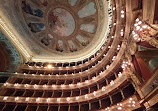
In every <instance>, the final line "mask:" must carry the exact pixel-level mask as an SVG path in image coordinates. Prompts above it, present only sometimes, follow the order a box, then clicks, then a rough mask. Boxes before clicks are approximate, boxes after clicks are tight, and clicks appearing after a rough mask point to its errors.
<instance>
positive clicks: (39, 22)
mask: <svg viewBox="0 0 158 111" xmlns="http://www.w3.org/2000/svg"><path fill="white" fill-rule="evenodd" d="M1 1H2V2H3V3H4V4H3V5H0V8H1V9H2V10H1V11H0V13H1V16H2V19H3V20H2V22H1V24H3V23H4V24H5V25H6V27H5V28H9V27H10V28H11V29H12V30H11V33H12V34H10V35H11V36H13V35H15V38H16V39H14V41H15V42H16V44H17V45H18V47H19V48H20V50H22V51H23V53H24V55H25V56H27V57H28V58H30V59H32V58H34V59H39V58H43V59H46V58H49V59H50V58H52V59H51V60H57V58H58V60H61V59H63V60H65V59H66V58H72V59H75V58H77V56H79V57H82V56H90V54H89V53H95V52H96V51H97V50H96V49H99V47H101V44H103V42H104V41H105V40H106V35H107V34H108V32H107V31H106V30H107V29H108V20H107V19H108V10H106V6H107V3H106V1H100V2H98V1H96V0H91V1H88V0H56V1H51V0H22V1H21V0H15V1H14V2H13V1H9V2H8V1H6V0H1ZM103 5H105V7H104V6H103ZM98 21H99V22H98ZM105 24H106V25H105ZM3 28H4V27H3ZM105 32H106V33H105ZM101 35H102V36H101ZM10 38H11V39H13V38H14V37H10ZM65 54H66V55H65ZM84 58H85V57H84Z"/></svg>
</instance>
